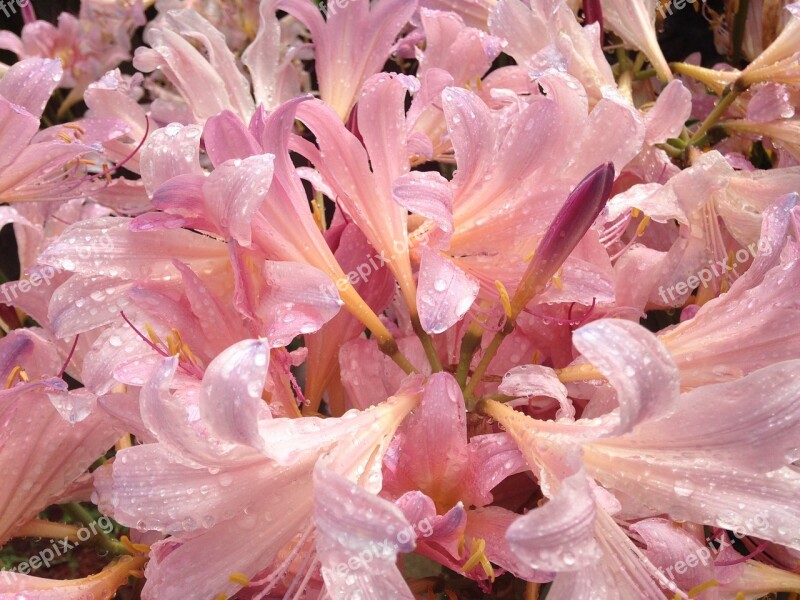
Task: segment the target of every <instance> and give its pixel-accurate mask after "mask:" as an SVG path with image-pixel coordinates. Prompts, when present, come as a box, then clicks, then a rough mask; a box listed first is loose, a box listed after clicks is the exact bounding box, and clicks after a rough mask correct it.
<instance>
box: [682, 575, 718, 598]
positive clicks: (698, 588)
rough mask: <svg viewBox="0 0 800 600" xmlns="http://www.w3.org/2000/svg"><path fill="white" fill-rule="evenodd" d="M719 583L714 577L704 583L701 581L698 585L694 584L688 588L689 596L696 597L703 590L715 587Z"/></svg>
mask: <svg viewBox="0 0 800 600" xmlns="http://www.w3.org/2000/svg"><path fill="white" fill-rule="evenodd" d="M718 585H719V581H717V580H716V579H709V580H708V581H706V582H705V583H701V584H700V585H696V586H694V587H693V588H692V589H690V590H689V598H696V597H697V596H699V595H700V594H702V593H703V592H705V591H706V590H707V589H709V588H713V587H717V586H718Z"/></svg>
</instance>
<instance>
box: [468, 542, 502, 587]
mask: <svg viewBox="0 0 800 600" xmlns="http://www.w3.org/2000/svg"><path fill="white" fill-rule="evenodd" d="M470 551H471V552H472V554H471V555H470V557H469V558H468V559H467V562H465V563H464V566H463V567H461V571H462V573H467V572H469V571H471V570H472V569H474V568H475V567H476V566H478V565H480V566H481V567H482V568H483V572H484V573H486V575H487V576H488V577H489V579H490V580H491V581H492V582H494V567H492V563H490V562H489V559H488V558H487V556H486V540H484V539H482V538H475V539H473V540H472V544H471V545H470Z"/></svg>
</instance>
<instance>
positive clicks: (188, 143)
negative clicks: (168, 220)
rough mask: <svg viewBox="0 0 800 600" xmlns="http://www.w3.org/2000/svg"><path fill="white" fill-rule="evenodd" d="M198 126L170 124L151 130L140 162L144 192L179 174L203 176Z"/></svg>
mask: <svg viewBox="0 0 800 600" xmlns="http://www.w3.org/2000/svg"><path fill="white" fill-rule="evenodd" d="M202 132H203V129H202V128H201V127H200V126H199V125H186V126H183V125H180V124H178V123H171V124H169V125H167V126H166V127H163V128H161V129H159V130H157V131H153V132H152V133H151V134H150V135H149V136H148V138H147V141H146V142H145V144H144V146H143V147H142V149H141V154H140V157H139V164H140V169H141V173H142V180H143V181H144V187H145V189H146V190H147V193H148V194H149V195H150V196H151V197H152V196H153V194H154V193H155V191H156V190H157V189H158V188H159V187H160V186H161V184H163V183H166V182H167V181H169V180H170V179H172V178H173V177H177V176H178V175H202V174H203V170H202V169H201V168H200V135H201V134H202Z"/></svg>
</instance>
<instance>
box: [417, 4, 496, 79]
mask: <svg viewBox="0 0 800 600" xmlns="http://www.w3.org/2000/svg"><path fill="white" fill-rule="evenodd" d="M420 21H421V22H422V27H423V29H424V31H425V50H424V52H421V53H420V54H421V57H420V67H419V71H420V76H421V75H422V74H424V73H425V71H427V70H428V69H430V68H439V69H442V70H444V71H447V72H448V73H450V75H451V76H452V77H453V80H454V82H455V85H464V84H465V83H467V82H469V81H470V80H473V79H475V78H477V77H481V76H483V75H484V73H486V71H488V70H489V68H490V67H491V66H492V61H494V59H495V58H497V56H498V55H499V54H500V52H501V51H502V49H503V45H502V44H503V42H502V41H501V39H500V38H497V37H495V36H492V35H486V33H485V32H484V31H481V30H479V29H473V28H471V27H466V26H465V24H464V21H463V20H462V19H461V18H460V17H459V16H458V15H457V14H455V13H452V12H439V11H432V10H428V9H422V10H421V11H420Z"/></svg>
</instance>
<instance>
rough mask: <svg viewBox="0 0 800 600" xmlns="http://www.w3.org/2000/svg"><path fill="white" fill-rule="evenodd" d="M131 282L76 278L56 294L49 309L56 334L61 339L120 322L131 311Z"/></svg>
mask: <svg viewBox="0 0 800 600" xmlns="http://www.w3.org/2000/svg"><path fill="white" fill-rule="evenodd" d="M131 285H132V284H131V282H130V281H125V280H121V279H111V278H108V277H92V276H85V275H73V276H72V277H70V278H69V279H68V280H67V281H66V282H65V283H63V284H62V285H60V286H59V287H58V288H57V289H56V290H55V291H54V292H53V296H52V298H51V300H50V306H49V307H48V311H47V312H48V318H49V320H50V327H51V328H52V330H53V334H54V335H55V336H56V337H58V338H61V339H64V338H69V337H72V336H74V335H76V334H79V333H84V332H86V331H91V330H92V329H96V328H98V327H102V326H103V325H107V324H109V323H112V322H115V321H118V320H119V313H120V312H122V311H125V310H127V309H128V307H129V306H130V305H131V301H130V299H129V298H128V291H129V290H130V288H131Z"/></svg>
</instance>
